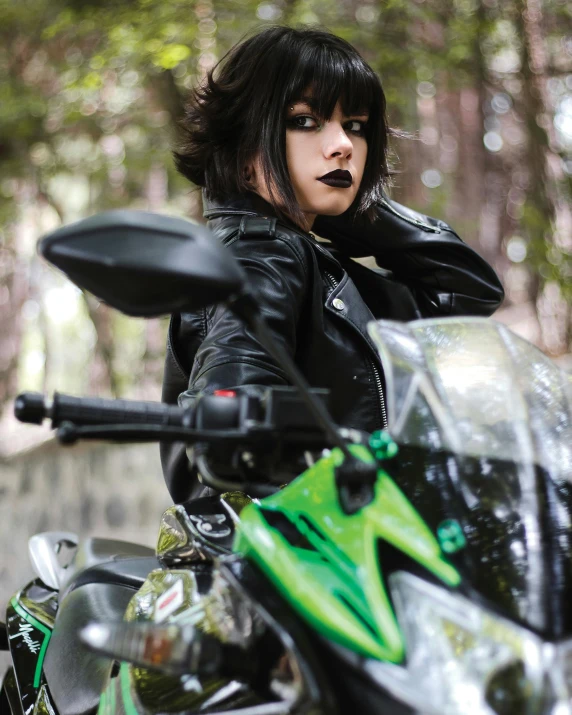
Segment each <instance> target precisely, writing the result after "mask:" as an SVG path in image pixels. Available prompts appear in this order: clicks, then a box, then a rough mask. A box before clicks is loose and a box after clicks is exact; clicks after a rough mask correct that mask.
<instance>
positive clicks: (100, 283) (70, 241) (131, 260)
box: [39, 210, 246, 318]
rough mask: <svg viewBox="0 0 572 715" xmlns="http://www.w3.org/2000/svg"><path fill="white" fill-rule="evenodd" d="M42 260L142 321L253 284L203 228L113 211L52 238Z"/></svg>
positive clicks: (220, 297) (212, 300)
mask: <svg viewBox="0 0 572 715" xmlns="http://www.w3.org/2000/svg"><path fill="white" fill-rule="evenodd" d="M39 251H40V253H41V255H42V256H43V257H44V258H45V259H46V260H47V261H49V263H51V264H53V265H54V266H56V268H59V269H60V270H61V271H63V272H64V273H65V274H66V276H67V277H68V278H69V279H70V280H71V281H72V282H73V283H75V284H76V285H77V286H79V287H80V288H84V289H85V290H87V291H89V292H90V293H93V294H94V295H95V296H97V297H98V298H100V299H101V300H103V301H104V302H105V303H108V304H109V305H111V306H112V307H114V308H117V309H118V310H120V311H121V312H123V313H127V314H128V315H133V316H138V317H149V318H150V317H154V316H158V315H165V314H168V313H173V312H177V311H185V310H196V309H197V308H201V307H204V306H207V305H212V304H213V303H218V302H221V301H224V300H225V299H227V298H229V297H230V296H231V295H233V294H237V293H240V292H241V290H242V289H243V288H244V286H245V283H246V278H245V276H244V273H243V272H242V269H241V268H240V266H239V265H238V263H237V262H236V261H235V260H234V258H233V256H232V254H231V253H230V251H228V250H227V249H226V248H224V246H222V245H221V244H220V243H219V242H218V241H217V240H216V238H215V237H214V236H213V235H212V234H211V233H210V231H208V229H206V228H205V227H203V226H199V225H197V224H194V223H191V222H190V221H187V220H185V219H181V218H176V217H173V216H162V215H159V214H153V213H148V212H145V211H124V210H122V211H110V212H107V213H103V214H98V215H96V216H92V217H91V218H87V219H83V220H82V221H78V222H77V223H73V224H70V225H69V226H64V227H62V228H60V229H58V230H57V231H54V232H53V233H51V234H49V235H47V236H45V237H44V238H43V239H42V240H41V242H40V245H39Z"/></svg>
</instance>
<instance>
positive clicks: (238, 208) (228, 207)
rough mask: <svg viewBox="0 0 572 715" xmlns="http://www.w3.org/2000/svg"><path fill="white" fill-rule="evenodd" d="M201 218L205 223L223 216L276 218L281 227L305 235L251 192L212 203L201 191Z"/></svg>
mask: <svg viewBox="0 0 572 715" xmlns="http://www.w3.org/2000/svg"><path fill="white" fill-rule="evenodd" d="M203 216H204V217H205V218H206V219H207V221H212V220H213V219H218V218H224V217H225V216H267V217H272V218H277V219H278V220H279V221H280V223H281V224H282V225H283V226H286V227H287V228H289V229H292V230H293V231H297V232H298V233H302V234H304V235H307V234H306V232H305V231H303V230H302V229H301V228H300V227H299V226H297V225H296V224H295V223H293V222H292V221H290V220H289V219H287V218H285V217H284V216H279V215H278V214H277V212H276V211H275V209H274V207H273V206H272V204H269V203H268V201H265V200H264V199H263V198H262V197H261V196H258V194H255V193H253V192H247V193H244V194H238V195H236V196H231V197H228V198H225V199H224V201H212V200H211V199H208V198H207V197H206V194H205V191H204V190H203Z"/></svg>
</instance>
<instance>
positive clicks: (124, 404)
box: [14, 387, 329, 443]
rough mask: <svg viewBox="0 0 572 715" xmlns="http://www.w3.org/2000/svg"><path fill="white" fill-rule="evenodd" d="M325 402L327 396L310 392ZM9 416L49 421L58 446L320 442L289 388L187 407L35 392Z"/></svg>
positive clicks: (207, 398)
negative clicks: (269, 439) (100, 442)
mask: <svg viewBox="0 0 572 715" xmlns="http://www.w3.org/2000/svg"><path fill="white" fill-rule="evenodd" d="M314 392H315V393H316V395H317V396H318V397H319V398H320V399H322V400H324V402H326V401H327V398H328V394H329V393H328V391H327V390H321V389H316V390H314ZM14 413H15V415H16V417H17V418H18V419H19V420H20V421H21V422H29V423H32V424H41V423H42V422H43V421H44V419H51V421H52V427H54V428H59V432H58V436H59V437H60V438H61V439H62V441H65V442H68V443H71V442H73V441H75V440H76V439H80V438H84V439H90V438H91V439H114V437H115V439H117V440H119V441H124V440H125V439H127V440H133V441H138V439H139V440H140V439H143V440H144V441H147V440H151V441H153V440H167V441H179V440H185V439H187V438H188V440H189V441H190V442H195V441H197V440H198V439H201V438H204V439H206V440H207V441H209V440H210V439H218V440H223V441H233V439H234V440H236V439H240V438H244V437H251V438H253V439H256V438H257V437H258V439H261V438H263V437H264V436H266V437H268V436H270V433H273V434H274V436H275V438H278V439H280V440H282V441H283V440H285V441H294V442H300V443H304V442H315V441H316V440H318V441H320V442H321V443H323V442H324V440H325V437H324V433H323V430H322V428H321V427H320V426H318V425H316V423H315V419H314V417H313V416H312V414H310V412H309V410H308V409H307V407H306V405H305V404H304V402H303V401H302V400H301V399H300V397H299V395H298V394H297V391H296V389H295V388H292V387H267V388H264V389H262V390H261V392H260V393H259V394H256V395H255V394H251V393H247V392H235V391H233V390H230V391H228V390H219V391H217V392H215V393H214V394H212V395H211V394H200V395H198V396H197V397H196V398H195V399H194V401H193V402H192V403H191V404H190V405H189V406H187V407H184V408H183V407H177V406H174V405H167V404H165V403H162V402H143V401H136V400H111V399H105V398H98V397H73V396H71V395H62V394H60V393H57V392H56V393H54V396H53V399H51V400H50V399H48V398H46V397H45V396H44V395H42V394H39V393H36V392H24V393H22V394H20V395H18V397H17V398H16V401H15V405H14Z"/></svg>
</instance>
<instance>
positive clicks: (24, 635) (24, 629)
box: [10, 623, 42, 654]
mask: <svg viewBox="0 0 572 715" xmlns="http://www.w3.org/2000/svg"><path fill="white" fill-rule="evenodd" d="M33 630H34V626H32V625H30V624H29V623H20V626H19V630H18V633H14V635H13V636H10V640H14V638H21V639H22V640H23V641H24V643H25V644H26V645H27V646H28V648H29V649H30V653H34V654H36V653H37V652H38V651H39V650H40V648H41V645H42V644H41V643H38V641H35V640H34V639H33V638H32V636H31V635H30V633H31V632H32V631H33Z"/></svg>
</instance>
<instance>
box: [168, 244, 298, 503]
mask: <svg viewBox="0 0 572 715" xmlns="http://www.w3.org/2000/svg"><path fill="white" fill-rule="evenodd" d="M230 250H231V251H232V252H233V253H234V255H235V256H236V258H237V259H238V261H239V263H240V264H241V266H242V268H243V269H244V270H245V272H246V273H247V275H248V278H249V283H250V286H251V288H252V289H253V292H254V294H255V296H260V301H259V304H260V308H261V311H262V314H263V316H264V319H265V320H266V322H267V324H268V327H269V329H270V331H271V332H272V336H273V338H274V340H275V341H276V342H277V343H278V344H279V345H280V346H281V347H282V349H283V350H284V351H286V352H287V353H288V354H289V355H290V356H291V357H294V354H295V351H296V339H297V328H298V322H299V318H300V314H301V311H302V309H303V305H304V301H305V297H306V295H307V290H306V289H307V275H306V267H305V263H304V260H303V256H302V254H301V251H302V250H303V248H302V247H301V246H298V245H297V244H295V243H294V242H292V241H287V240H286V239H284V238H281V237H280V236H275V237H270V236H265V237H261V238H257V239H250V238H248V236H245V237H243V238H240V239H239V240H237V241H235V242H234V243H233V244H232V245H231V247H230ZM205 321H206V323H205ZM174 325H175V329H174V330H173V333H172V334H171V335H170V337H169V345H168V359H167V364H166V368H165V382H164V386H163V399H164V400H166V401H168V402H172V401H174V399H175V395H176V393H177V392H178V390H176V387H175V386H176V385H177V384H180V382H181V379H182V378H183V372H187V373H188V372H190V377H189V378H188V380H187V382H188V386H187V389H186V390H185V391H183V392H182V393H181V394H180V395H179V399H178V402H179V405H181V406H185V405H187V404H189V403H190V402H191V401H192V400H193V399H194V397H195V396H196V395H197V394H198V393H202V392H206V393H212V392H214V391H215V390H218V389H224V388H227V389H238V390H241V389H246V390H257V386H268V385H287V384H289V382H288V379H287V377H286V375H285V374H284V372H283V371H282V369H281V368H280V367H279V365H277V364H276V363H275V362H274V360H273V359H272V358H271V357H270V355H269V354H268V353H267V352H266V350H265V349H264V348H263V347H262V345H261V344H260V342H259V341H258V340H257V339H256V337H255V336H254V335H253V334H252V333H251V331H250V330H248V329H247V328H246V326H245V325H244V323H243V322H242V321H241V320H240V319H239V318H237V317H236V316H235V315H234V314H233V313H231V312H230V311H229V310H228V309H226V308H225V307H224V306H222V305H221V306H215V307H213V308H212V309H210V310H207V311H198V312H197V313H193V314H185V315H183V316H182V320H179V321H175V324H174ZM183 379H184V378H183ZM183 384H185V383H184V382H183ZM181 389H183V387H182V386H181V388H179V390H181ZM161 461H162V464H163V473H164V475H165V481H166V482H167V488H168V489H169V492H170V494H171V497H172V498H173V501H175V502H176V503H180V502H183V501H186V500H187V499H189V498H192V497H197V496H200V495H201V494H202V493H203V492H204V487H203V485H202V484H200V482H198V480H197V475H196V473H195V472H194V470H191V469H189V462H188V460H187V456H186V453H185V447H184V445H183V444H178V443H175V444H173V443H169V444H167V443H164V444H162V445H161Z"/></svg>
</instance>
